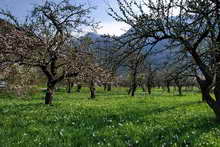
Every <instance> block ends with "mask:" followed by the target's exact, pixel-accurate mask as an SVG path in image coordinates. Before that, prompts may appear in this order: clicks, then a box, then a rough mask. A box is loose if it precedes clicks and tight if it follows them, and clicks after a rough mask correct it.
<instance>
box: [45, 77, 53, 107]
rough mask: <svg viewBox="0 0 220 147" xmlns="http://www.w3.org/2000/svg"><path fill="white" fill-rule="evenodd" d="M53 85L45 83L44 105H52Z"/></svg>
mask: <svg viewBox="0 0 220 147" xmlns="http://www.w3.org/2000/svg"><path fill="white" fill-rule="evenodd" d="M55 84H56V83H54V82H51V81H48V82H47V92H46V95H45V104H49V105H51V104H52V101H53V94H54V90H55Z"/></svg>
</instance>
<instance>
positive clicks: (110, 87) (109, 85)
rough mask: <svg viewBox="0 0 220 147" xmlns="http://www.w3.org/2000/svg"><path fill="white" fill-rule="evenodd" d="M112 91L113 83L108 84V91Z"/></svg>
mask: <svg viewBox="0 0 220 147" xmlns="http://www.w3.org/2000/svg"><path fill="white" fill-rule="evenodd" d="M111 90H112V85H111V83H108V84H107V91H111Z"/></svg>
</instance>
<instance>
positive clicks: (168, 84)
mask: <svg viewBox="0 0 220 147" xmlns="http://www.w3.org/2000/svg"><path fill="white" fill-rule="evenodd" d="M166 85H167V92H168V93H170V81H167V82H166Z"/></svg>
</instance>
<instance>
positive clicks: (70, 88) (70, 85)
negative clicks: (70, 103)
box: [67, 81, 73, 93]
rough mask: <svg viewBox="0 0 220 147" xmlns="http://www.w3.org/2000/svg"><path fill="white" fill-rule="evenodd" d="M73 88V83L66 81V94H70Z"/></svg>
mask: <svg viewBox="0 0 220 147" xmlns="http://www.w3.org/2000/svg"><path fill="white" fill-rule="evenodd" d="M72 87H73V83H72V82H70V81H68V82H67V93H71V91H72Z"/></svg>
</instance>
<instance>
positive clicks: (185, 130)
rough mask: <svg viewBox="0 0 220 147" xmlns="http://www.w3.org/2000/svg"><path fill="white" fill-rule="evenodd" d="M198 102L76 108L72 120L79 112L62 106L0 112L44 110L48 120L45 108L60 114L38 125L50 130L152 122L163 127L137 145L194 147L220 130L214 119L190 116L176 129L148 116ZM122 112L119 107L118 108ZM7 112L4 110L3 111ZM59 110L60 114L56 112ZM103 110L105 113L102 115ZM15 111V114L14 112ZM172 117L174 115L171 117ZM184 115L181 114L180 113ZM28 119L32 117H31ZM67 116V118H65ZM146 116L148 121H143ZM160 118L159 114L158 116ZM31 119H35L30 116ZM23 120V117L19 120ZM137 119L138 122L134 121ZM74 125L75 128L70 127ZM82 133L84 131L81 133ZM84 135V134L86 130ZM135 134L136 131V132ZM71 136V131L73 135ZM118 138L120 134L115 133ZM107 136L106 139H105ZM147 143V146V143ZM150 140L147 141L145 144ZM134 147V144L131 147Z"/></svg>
mask: <svg viewBox="0 0 220 147" xmlns="http://www.w3.org/2000/svg"><path fill="white" fill-rule="evenodd" d="M200 103H201V102H187V103H181V104H177V105H173V106H162V107H160V106H159V108H152V107H151V108H150V109H149V108H146V109H143V108H141V109H138V107H129V108H128V107H124V108H123V107H122V108H123V111H122V110H121V111H122V112H118V111H117V110H115V111H110V109H109V110H102V109H100V110H99V108H96V107H92V108H91V107H88V108H86V107H84V108H79V109H80V112H81V113H80V115H79V116H77V117H75V116H73V112H72V111H78V110H77V109H73V110H72V111H69V110H68V109H66V111H64V112H63V111H62V110H60V108H61V107H62V106H61V104H59V105H57V104H55V106H53V107H48V106H46V105H43V104H42V103H22V104H10V105H3V106H2V107H1V108H0V113H2V114H7V115H17V114H16V113H24V112H29V111H31V110H33V109H42V110H44V109H45V112H41V115H43V116H39V117H42V118H47V113H48V112H47V111H46V110H48V109H54V110H55V111H56V112H59V115H58V114H57V113H56V114H54V113H53V112H52V113H50V116H52V117H51V118H48V119H45V120H44V119H41V120H40V121H39V122H38V123H39V124H41V125H45V126H47V125H48V124H49V125H50V127H52V128H53V127H57V126H60V127H63V128H65V127H67V128H71V127H75V128H77V129H82V130H83V129H85V128H89V127H94V130H95V132H99V131H102V130H103V129H106V128H107V127H108V126H111V125H112V124H114V125H115V127H114V129H115V130H116V131H120V130H121V129H123V128H121V126H120V125H118V124H122V125H123V124H126V123H132V124H134V125H135V126H143V125H147V123H151V125H152V124H155V125H157V124H158V123H159V124H160V125H162V124H163V125H164V126H163V127H162V128H157V127H155V128H153V131H152V134H145V133H143V134H137V135H139V138H141V140H140V142H139V144H140V145H146V144H147V145H152V146H153V145H154V144H151V143H150V141H152V140H153V142H154V143H155V142H158V144H160V145H161V144H163V143H164V142H167V141H170V142H172V143H177V144H178V145H180V146H187V145H194V143H195V142H196V141H197V140H198V138H199V137H200V135H201V134H202V133H206V132H209V131H210V130H212V129H213V128H216V127H219V124H218V123H216V122H215V121H214V119H210V118H207V117H205V116H201V117H193V118H192V117H190V118H189V119H184V120H183V121H182V122H178V123H177V125H176V126H173V123H171V124H164V123H162V122H160V121H162V119H160V120H156V121H155V120H153V119H154V118H152V120H151V115H152V116H153V115H158V113H166V112H169V111H173V110H174V109H176V108H181V107H188V106H193V105H198V104H200ZM119 109H121V108H119ZM6 110H7V111H6ZM59 110H60V111H59ZM103 111H104V112H103ZM15 112H16V113H15ZM56 115H58V116H59V117H60V118H59V121H54V120H52V119H53V118H55V117H54V116H56ZM174 115H175V114H174ZM183 115H184V114H183ZM30 116H32V115H31V114H30ZM65 116H67V118H68V117H69V118H68V119H67V118H65ZM146 116H148V119H149V120H146V118H145V117H146ZM158 117H160V114H159V115H158ZM33 118H34V117H33ZM18 119H22V118H18ZM137 120H138V121H137ZM169 121H171V122H172V121H175V120H168V122H169ZM73 122H74V126H73ZM194 130H197V132H196V133H195V134H193V131H194ZM84 131H85V130H84ZM85 132H86V131H85ZM137 132H138V131H137ZM73 133H74V132H73ZM91 133H93V132H86V134H83V133H82V135H84V136H78V137H85V136H89V135H91ZM118 135H119V136H120V134H118ZM121 135H122V136H123V135H127V132H126V131H125V132H124V133H122V134H121ZM187 135H190V138H186V136H187ZM104 137H106V136H104ZM121 139H122V141H123V142H124V141H126V139H123V137H122V138H121ZM93 141H94V143H97V142H96V141H99V140H98V139H97V140H93ZM146 141H147V143H146ZM148 141H149V142H148ZM133 146H135V144H133ZM167 146H169V144H167Z"/></svg>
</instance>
